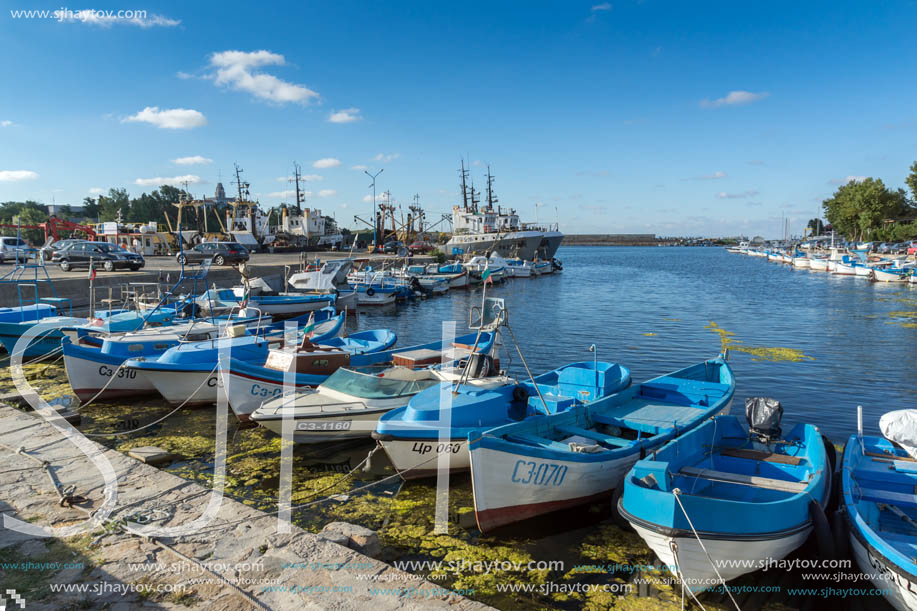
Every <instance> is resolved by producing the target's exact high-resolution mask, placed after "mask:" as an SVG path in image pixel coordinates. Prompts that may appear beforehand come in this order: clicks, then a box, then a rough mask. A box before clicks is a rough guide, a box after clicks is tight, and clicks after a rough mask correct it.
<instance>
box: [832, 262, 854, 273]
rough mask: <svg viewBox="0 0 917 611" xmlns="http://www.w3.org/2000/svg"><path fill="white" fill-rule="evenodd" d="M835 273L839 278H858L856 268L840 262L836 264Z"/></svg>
mask: <svg viewBox="0 0 917 611" xmlns="http://www.w3.org/2000/svg"><path fill="white" fill-rule="evenodd" d="M834 273H835V274H837V275H838V276H856V275H857V273H856V268H855V267H854V266H853V265H847V264H846V263H841V262H840V261H837V262H835V264H834Z"/></svg>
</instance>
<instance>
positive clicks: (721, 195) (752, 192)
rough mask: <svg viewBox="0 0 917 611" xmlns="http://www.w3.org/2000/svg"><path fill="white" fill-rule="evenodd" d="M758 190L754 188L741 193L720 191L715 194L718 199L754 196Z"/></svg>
mask: <svg viewBox="0 0 917 611" xmlns="http://www.w3.org/2000/svg"><path fill="white" fill-rule="evenodd" d="M757 194H758V192H757V191H755V190H754V189H749V190H747V191H742V192H741V193H726V192H725V191H721V192H720V193H718V194H717V197H719V198H720V199H745V198H746V197H754V196H755V195H757Z"/></svg>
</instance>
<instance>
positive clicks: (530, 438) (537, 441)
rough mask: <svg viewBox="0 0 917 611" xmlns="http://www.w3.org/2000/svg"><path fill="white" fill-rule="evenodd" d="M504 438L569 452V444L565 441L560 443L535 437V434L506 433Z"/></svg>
mask: <svg viewBox="0 0 917 611" xmlns="http://www.w3.org/2000/svg"><path fill="white" fill-rule="evenodd" d="M506 438H507V439H508V440H509V441H513V442H516V443H527V444H529V445H533V446H538V447H541V448H551V449H552V450H560V451H561V452H569V451H570V446H569V445H567V444H565V443H560V442H557V441H552V440H550V439H547V438H545V437H537V436H535V435H507V436H506Z"/></svg>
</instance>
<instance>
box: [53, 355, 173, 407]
mask: <svg viewBox="0 0 917 611" xmlns="http://www.w3.org/2000/svg"><path fill="white" fill-rule="evenodd" d="M123 362H124V361H123V360H122V359H120V358H118V357H109V356H107V355H104V354H102V353H101V351H100V350H98V349H91V348H81V347H78V346H74V347H72V348H67V349H65V351H64V368H65V369H66V371H67V379H68V380H69V382H70V388H71V389H72V390H73V394H75V395H76V396H77V397H79V399H80V401H88V400H90V399H92V398H93V397H95V400H97V401H99V400H103V401H104V400H111V399H121V398H125V397H136V396H142V395H151V394H156V387H155V386H153V385H152V384H151V383H150V382H149V381H148V380H147V379H146V378H144V377H143V376H142V375H141V374H139V373H138V372H137V371H136V370H135V369H129V368H127V367H121V364H122V363H123ZM103 389H104V390H103Z"/></svg>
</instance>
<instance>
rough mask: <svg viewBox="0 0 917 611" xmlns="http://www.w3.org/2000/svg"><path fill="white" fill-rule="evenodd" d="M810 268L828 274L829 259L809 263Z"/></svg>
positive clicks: (813, 260) (812, 260) (816, 259)
mask: <svg viewBox="0 0 917 611" xmlns="http://www.w3.org/2000/svg"><path fill="white" fill-rule="evenodd" d="M809 268H810V269H811V270H812V271H815V272H826V271H828V259H826V258H815V259H811V260H810V261H809Z"/></svg>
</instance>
